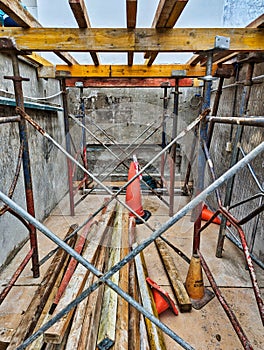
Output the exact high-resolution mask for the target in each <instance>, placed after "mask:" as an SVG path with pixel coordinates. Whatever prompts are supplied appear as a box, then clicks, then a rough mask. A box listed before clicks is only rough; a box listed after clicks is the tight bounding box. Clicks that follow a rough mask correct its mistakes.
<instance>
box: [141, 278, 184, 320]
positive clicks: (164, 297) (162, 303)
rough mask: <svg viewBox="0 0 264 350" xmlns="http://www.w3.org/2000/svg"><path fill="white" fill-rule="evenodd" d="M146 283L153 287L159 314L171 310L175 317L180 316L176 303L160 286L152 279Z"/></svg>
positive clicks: (148, 279)
mask: <svg viewBox="0 0 264 350" xmlns="http://www.w3.org/2000/svg"><path fill="white" fill-rule="evenodd" d="M146 281H147V282H148V284H149V285H150V286H151V287H152V294H153V298H154V302H155V305H156V309H157V312H158V314H161V313H162V312H163V311H165V310H167V309H168V308H170V309H171V310H172V311H173V313H174V314H175V315H178V310H177V308H176V305H175V303H174V301H173V300H172V299H171V297H170V296H169V294H168V293H167V292H166V291H164V290H163V289H162V288H160V286H159V285H158V284H157V283H156V282H154V281H153V280H152V279H151V278H149V277H147V278H146Z"/></svg>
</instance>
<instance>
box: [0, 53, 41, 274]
mask: <svg viewBox="0 0 264 350" xmlns="http://www.w3.org/2000/svg"><path fill="white" fill-rule="evenodd" d="M12 66H13V73H14V76H12V77H4V78H5V79H11V80H12V81H13V85H14V91H15V99H16V105H17V107H19V108H20V109H21V110H23V111H24V96H23V88H22V81H23V80H24V81H28V80H29V79H27V78H22V77H21V76H20V73H19V64H18V58H17V56H16V55H15V54H12ZM18 126H19V137H20V142H21V143H22V142H23V146H24V147H23V153H22V161H23V173H24V184H25V195H26V205H27V210H28V212H29V214H30V215H32V216H33V217H35V206H34V196H33V186H32V176H31V165H30V152H29V145H28V130H27V124H26V120H24V119H23V118H21V120H20V122H19V124H18ZM29 227H30V230H29V238H30V245H31V248H32V249H33V250H34V251H33V254H32V271H33V277H34V278H38V277H39V258H38V243H37V232H36V228H35V227H34V226H33V225H32V224H29Z"/></svg>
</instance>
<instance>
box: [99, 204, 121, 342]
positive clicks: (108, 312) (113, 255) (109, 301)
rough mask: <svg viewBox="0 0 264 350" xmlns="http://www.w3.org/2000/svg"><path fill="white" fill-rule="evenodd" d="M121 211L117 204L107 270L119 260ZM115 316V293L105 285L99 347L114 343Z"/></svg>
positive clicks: (117, 281)
mask: <svg viewBox="0 0 264 350" xmlns="http://www.w3.org/2000/svg"><path fill="white" fill-rule="evenodd" d="M122 213H123V208H122V207H121V206H120V205H117V211H116V217H115V221H114V226H113V233H112V239H111V245H110V252H109V261H108V271H109V270H110V269H111V268H112V267H113V266H114V265H115V264H117V263H118V262H119V261H120V248H121V242H122V241H121V238H122V227H121V224H122ZM119 275H120V272H119V271H118V272H116V273H115V274H114V275H113V276H112V277H111V281H112V282H114V283H115V284H118V283H119ZM116 317H117V293H116V292H115V291H113V290H112V289H111V288H110V287H108V286H105V290H104V297H103V304H102V310H101V319H100V326H99V330H98V338H97V346H98V347H100V345H101V344H102V342H104V341H106V340H107V341H109V342H110V343H111V344H114V343H115V336H116Z"/></svg>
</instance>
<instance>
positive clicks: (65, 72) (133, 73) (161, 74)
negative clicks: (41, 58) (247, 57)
mask: <svg viewBox="0 0 264 350" xmlns="http://www.w3.org/2000/svg"><path fill="white" fill-rule="evenodd" d="M216 68H217V67H216V65H214V66H213V73H214V72H215V70H216ZM183 70H184V71H186V77H201V76H204V75H205V67H200V66H199V65H196V66H195V67H192V66H190V65H187V64H173V65H167V64H164V65H156V64H155V65H153V66H151V67H148V66H146V65H143V64H142V65H133V66H131V67H130V66H127V65H100V66H98V67H95V66H93V65H73V66H70V67H69V66H67V65H57V66H56V68H55V69H54V68H53V67H50V68H49V67H42V68H40V69H39V77H41V78H55V77H62V76H65V77H72V78H78V77H79V78H83V77H94V78H166V77H168V78H171V76H172V71H183Z"/></svg>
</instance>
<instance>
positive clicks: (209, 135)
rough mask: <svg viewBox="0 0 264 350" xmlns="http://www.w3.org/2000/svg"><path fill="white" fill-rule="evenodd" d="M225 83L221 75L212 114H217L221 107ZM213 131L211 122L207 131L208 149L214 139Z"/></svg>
mask: <svg viewBox="0 0 264 350" xmlns="http://www.w3.org/2000/svg"><path fill="white" fill-rule="evenodd" d="M223 83H224V77H220V79H219V82H218V87H217V91H216V95H215V100H214V105H213V110H212V115H217V111H218V107H219V103H220V97H221V95H222V91H223ZM207 120H208V119H207ZM213 132H214V124H213V123H210V124H209V126H208V132H207V147H208V149H210V145H211V141H212V137H213Z"/></svg>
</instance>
